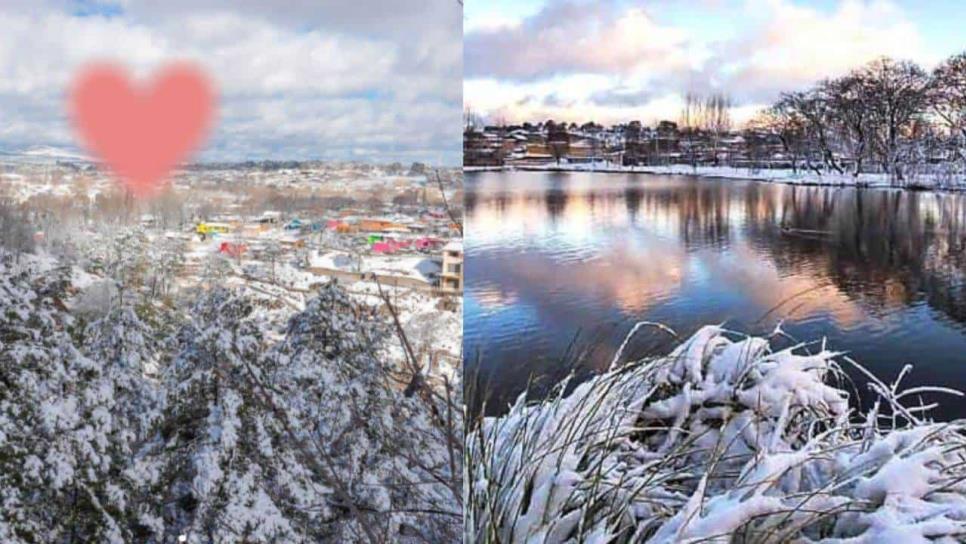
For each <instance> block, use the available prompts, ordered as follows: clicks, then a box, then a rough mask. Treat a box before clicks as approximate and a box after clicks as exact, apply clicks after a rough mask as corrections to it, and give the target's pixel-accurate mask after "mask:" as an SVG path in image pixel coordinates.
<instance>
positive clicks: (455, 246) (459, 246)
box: [443, 240, 463, 253]
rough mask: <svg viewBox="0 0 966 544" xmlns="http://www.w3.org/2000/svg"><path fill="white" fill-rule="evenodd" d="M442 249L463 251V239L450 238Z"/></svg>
mask: <svg viewBox="0 0 966 544" xmlns="http://www.w3.org/2000/svg"><path fill="white" fill-rule="evenodd" d="M443 251H459V252H460V253H462V252H463V241H462V240H452V241H451V242H449V243H448V244H446V245H445V246H443Z"/></svg>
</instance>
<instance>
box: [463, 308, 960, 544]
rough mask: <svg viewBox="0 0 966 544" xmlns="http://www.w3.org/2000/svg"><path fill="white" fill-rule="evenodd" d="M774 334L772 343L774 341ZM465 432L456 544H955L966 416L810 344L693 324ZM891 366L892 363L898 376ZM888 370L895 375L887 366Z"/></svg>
mask: <svg viewBox="0 0 966 544" xmlns="http://www.w3.org/2000/svg"><path fill="white" fill-rule="evenodd" d="M776 332H777V331H776ZM618 359H619V354H618V357H615V365H614V366H613V368H612V370H611V371H609V372H607V373H605V374H603V375H601V376H598V377H596V378H594V379H591V380H590V381H588V382H585V383H583V384H581V385H578V386H577V387H576V389H574V390H573V392H572V393H571V394H568V395H563V394H562V393H561V391H563V390H564V388H565V386H566V384H564V385H562V386H561V387H560V390H559V391H558V393H557V394H555V395H554V396H552V397H551V398H549V399H547V400H544V401H541V402H538V403H535V404H534V403H527V402H526V401H525V399H524V397H523V396H521V398H520V400H518V401H517V402H516V404H514V405H513V406H512V407H511V408H510V410H509V413H507V414H506V415H504V416H502V417H496V418H488V419H485V420H483V421H481V422H479V423H478V424H477V426H476V428H475V429H471V430H469V431H468V433H467V452H468V454H467V468H468V471H469V472H468V481H467V489H468V494H469V495H468V497H467V506H466V533H465V541H466V542H468V543H476V542H506V543H509V542H520V543H523V542H542V543H545V544H552V543H564V542H574V543H576V542H587V543H601V544H603V543H605V542H606V543H614V542H621V543H622V542H648V543H668V544H671V543H682V542H690V543H697V542H713V543H721V544H724V543H728V542H735V541H739V542H762V543H764V542H776V543H777V542H819V541H820V542H836V543H845V542H849V543H856V544H857V543H876V544H879V543H896V544H899V543H907V542H924V543H925V542H945V543H950V544H952V543H953V542H962V541H963V538H964V536H966V434H964V432H966V422H963V421H957V422H951V423H935V422H933V421H931V420H930V418H929V406H923V405H922V403H921V396H922V395H923V394H933V395H935V394H949V395H950V397H949V398H950V400H951V401H952V402H962V394H961V393H958V392H955V391H949V390H946V389H943V388H922V387H919V388H912V389H907V390H902V389H901V388H900V387H899V383H898V382H899V381H900V380H901V379H902V376H899V377H897V378H896V383H895V384H894V385H887V384H885V383H883V382H881V381H879V380H877V379H875V378H874V377H873V376H872V375H871V374H869V379H870V388H871V389H872V390H873V392H874V393H875V394H876V395H877V397H878V400H877V401H876V402H875V403H874V405H873V407H872V408H871V410H869V411H868V412H867V413H858V412H857V411H856V404H855V402H854V401H855V399H854V398H852V396H851V393H850V392H849V391H850V386H849V383H848V382H847V378H846V377H845V373H844V371H843V366H844V365H848V366H855V368H857V369H859V371H860V372H865V371H864V370H862V369H861V367H859V366H858V365H857V364H856V363H854V362H852V361H851V360H849V359H848V358H847V357H845V356H844V355H842V354H840V353H836V352H834V351H830V350H829V349H826V347H825V345H824V343H823V344H821V345H819V346H817V349H812V350H811V352H810V351H809V347H808V346H803V345H799V346H795V347H793V348H789V349H784V350H781V351H772V350H771V349H770V347H769V341H768V339H765V338H755V337H744V336H741V335H737V334H734V333H729V332H726V331H724V330H722V329H721V328H719V327H705V328H703V329H701V330H700V331H698V332H697V333H696V334H695V335H694V336H693V337H691V338H690V339H688V340H687V341H685V342H683V343H682V344H681V345H680V346H679V347H678V348H677V349H676V350H674V352H672V353H671V354H669V355H668V356H666V357H659V358H655V359H649V360H644V361H638V362H634V363H629V364H623V365H619V362H618ZM907 370H908V369H907ZM903 374H905V371H904V372H903Z"/></svg>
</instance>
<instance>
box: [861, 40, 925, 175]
mask: <svg viewBox="0 0 966 544" xmlns="http://www.w3.org/2000/svg"><path fill="white" fill-rule="evenodd" d="M859 74H860V75H861V76H862V77H863V79H864V81H865V85H866V86H867V90H866V92H867V93H868V105H869V115H870V120H871V122H872V125H873V126H874V127H875V130H874V131H873V133H872V142H873V151H874V152H875V153H876V155H877V157H878V159H879V162H880V164H881V165H882V168H883V170H884V171H885V172H886V173H888V174H889V175H890V176H894V178H895V180H897V181H900V182H901V181H903V179H904V178H903V172H902V164H901V158H902V157H901V151H902V145H903V140H904V139H905V138H906V137H907V136H908V135H909V133H910V131H911V130H912V128H913V126H914V125H915V122H916V121H917V120H918V118H919V117H921V116H922V115H923V114H924V113H925V111H926V109H927V106H928V98H929V91H930V88H931V81H930V78H929V76H928V75H927V74H926V72H925V71H923V69H922V68H920V67H919V66H917V65H916V64H914V63H912V62H908V61H894V60H892V59H889V58H881V59H879V60H876V61H873V62H872V63H870V64H868V65H867V66H866V67H865V68H863V69H862V70H861V71H860V72H859Z"/></svg>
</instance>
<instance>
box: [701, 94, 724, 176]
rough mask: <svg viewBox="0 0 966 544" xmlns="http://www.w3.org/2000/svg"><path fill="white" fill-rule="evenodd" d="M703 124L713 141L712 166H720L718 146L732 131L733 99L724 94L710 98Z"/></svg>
mask: <svg viewBox="0 0 966 544" xmlns="http://www.w3.org/2000/svg"><path fill="white" fill-rule="evenodd" d="M701 122H702V126H703V128H704V130H705V131H706V132H707V133H708V136H709V137H710V140H711V141H710V146H711V155H712V159H711V161H712V164H714V166H718V146H719V145H720V143H721V138H722V137H723V136H725V135H726V134H728V132H729V131H730V130H731V98H729V97H728V96H727V95H725V94H723V93H716V94H713V95H711V96H709V97H708V99H707V100H706V101H705V104H704V112H703V115H702V118H701Z"/></svg>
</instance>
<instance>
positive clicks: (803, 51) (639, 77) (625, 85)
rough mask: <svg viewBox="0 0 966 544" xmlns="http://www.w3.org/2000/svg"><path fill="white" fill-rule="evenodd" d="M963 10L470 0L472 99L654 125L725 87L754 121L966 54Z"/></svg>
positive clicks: (501, 114)
mask: <svg viewBox="0 0 966 544" xmlns="http://www.w3.org/2000/svg"><path fill="white" fill-rule="evenodd" d="M964 20H966V2H962V1H960V0H945V1H936V0H933V1H929V0H918V1H912V0H909V1H905V0H903V1H900V0H816V1H805V0H636V1H632V0H595V1H589V0H588V1H585V0H487V1H483V0H470V1H468V2H467V3H466V12H465V18H464V32H465V39H464V46H463V47H464V55H465V56H464V84H463V94H464V102H465V104H466V106H467V107H468V108H470V109H471V110H473V112H474V113H477V114H482V115H484V116H485V117H487V118H488V119H489V120H490V121H495V120H505V121H508V122H522V121H528V120H529V121H538V120H544V119H548V118H552V119H555V120H566V121H578V122H580V121H588V120H595V121H597V122H601V123H605V124H610V123H615V122H622V121H628V120H632V119H639V120H641V121H644V122H645V123H649V124H652V123H653V122H655V121H657V120H660V119H671V120H676V119H677V118H678V117H679V112H680V110H681V105H682V100H683V96H684V94H685V93H686V92H688V91H689V90H690V91H693V92H696V93H699V94H702V93H704V94H707V93H710V92H724V93H726V94H728V95H730V96H731V98H732V101H733V103H734V104H735V109H734V111H733V118H734V119H735V120H736V121H738V122H741V121H744V120H747V119H748V118H749V117H750V116H751V115H752V114H753V112H754V111H756V110H757V109H758V108H760V107H761V106H763V105H765V104H768V103H770V102H771V101H773V100H774V99H775V98H776V97H777V96H778V94H779V93H780V92H781V91H788V90H794V89H799V88H803V87H806V86H808V85H809V84H810V83H811V82H814V81H816V80H819V79H822V78H825V77H831V76H835V75H837V74H841V73H843V72H846V71H848V70H849V69H851V68H853V67H855V66H858V65H861V64H863V63H865V62H867V61H869V60H871V59H873V58H876V57H879V56H882V55H888V56H892V57H895V58H902V59H910V60H914V61H917V62H919V63H921V64H922V65H923V66H924V67H927V68H930V67H932V66H933V65H935V64H936V63H937V62H938V61H939V60H941V59H942V58H945V57H947V56H948V55H951V54H954V53H958V52H960V51H962V50H966V37H964V36H966V35H964V34H963V33H962V30H961V24H962V21H964Z"/></svg>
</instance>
